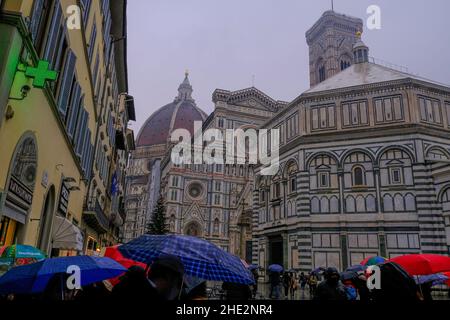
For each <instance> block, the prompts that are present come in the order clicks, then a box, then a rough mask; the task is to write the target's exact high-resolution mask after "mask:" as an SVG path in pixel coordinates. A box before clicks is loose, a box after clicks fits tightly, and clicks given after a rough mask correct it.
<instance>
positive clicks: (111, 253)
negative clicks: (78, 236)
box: [104, 245, 147, 286]
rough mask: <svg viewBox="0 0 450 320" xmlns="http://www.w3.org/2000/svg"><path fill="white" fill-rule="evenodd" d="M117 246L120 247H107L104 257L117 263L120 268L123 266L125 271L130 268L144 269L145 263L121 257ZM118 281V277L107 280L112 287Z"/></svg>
mask: <svg viewBox="0 0 450 320" xmlns="http://www.w3.org/2000/svg"><path fill="white" fill-rule="evenodd" d="M119 246H120V245H117V246H112V247H107V248H106V250H105V254H104V256H105V257H108V258H111V259H113V260H115V261H117V262H118V263H120V264H121V265H122V266H124V267H125V268H127V269H129V268H130V267H132V266H138V267H142V268H143V269H145V268H146V267H147V265H146V264H145V263H142V262H139V261H134V260H131V259H127V258H125V257H124V256H123V254H122V253H121V252H120V250H119ZM119 281H120V277H117V278H114V279H110V280H109V282H110V283H111V284H112V285H113V286H115V285H116V284H117V283H119Z"/></svg>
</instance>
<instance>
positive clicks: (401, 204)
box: [394, 193, 405, 212]
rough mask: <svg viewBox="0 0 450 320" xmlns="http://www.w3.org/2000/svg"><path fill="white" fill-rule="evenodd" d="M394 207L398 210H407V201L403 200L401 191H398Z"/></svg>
mask: <svg viewBox="0 0 450 320" xmlns="http://www.w3.org/2000/svg"><path fill="white" fill-rule="evenodd" d="M394 209H395V211H396V212H402V211H405V203H404V200H403V196H402V195H401V194H399V193H397V194H396V195H395V196H394Z"/></svg>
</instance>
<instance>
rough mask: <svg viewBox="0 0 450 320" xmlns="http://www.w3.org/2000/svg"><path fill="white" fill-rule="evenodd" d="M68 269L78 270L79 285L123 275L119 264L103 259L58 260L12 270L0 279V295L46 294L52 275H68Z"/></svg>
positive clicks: (73, 258) (84, 257) (122, 268)
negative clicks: (44, 292)
mask: <svg viewBox="0 0 450 320" xmlns="http://www.w3.org/2000/svg"><path fill="white" fill-rule="evenodd" d="M70 266H77V267H79V268H80V284H81V286H85V285H88V284H91V283H95V282H99V281H103V280H106V279H111V278H115V277H117V276H119V275H121V274H122V273H124V272H125V271H127V269H126V268H124V267H123V266H122V265H121V264H119V263H118V262H116V261H114V260H112V259H110V258H105V257H89V256H76V257H60V258H52V259H45V260H42V261H39V262H36V263H33V264H29V265H24V266H19V267H15V268H12V269H11V270H9V271H8V272H7V273H5V274H4V275H3V276H2V277H0V294H10V293H15V294H35V293H40V292H43V291H44V290H45V288H46V287H47V284H48V282H49V281H50V280H51V279H52V278H53V276H55V275H61V276H65V275H69V274H72V273H69V274H68V273H67V271H68V268H69V267H70Z"/></svg>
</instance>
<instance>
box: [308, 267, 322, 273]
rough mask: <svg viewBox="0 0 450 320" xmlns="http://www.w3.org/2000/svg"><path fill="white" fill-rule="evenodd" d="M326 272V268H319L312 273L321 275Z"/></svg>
mask: <svg viewBox="0 0 450 320" xmlns="http://www.w3.org/2000/svg"><path fill="white" fill-rule="evenodd" d="M324 271H325V268H324V267H318V268H315V269H314V270H312V271H311V273H321V272H324Z"/></svg>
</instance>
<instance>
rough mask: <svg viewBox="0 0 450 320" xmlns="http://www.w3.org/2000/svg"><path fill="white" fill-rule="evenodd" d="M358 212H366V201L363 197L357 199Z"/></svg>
mask: <svg viewBox="0 0 450 320" xmlns="http://www.w3.org/2000/svg"><path fill="white" fill-rule="evenodd" d="M356 212H366V199H364V197H363V196H361V195H359V196H357V197H356Z"/></svg>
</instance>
